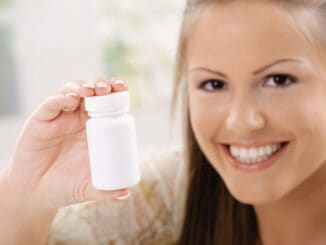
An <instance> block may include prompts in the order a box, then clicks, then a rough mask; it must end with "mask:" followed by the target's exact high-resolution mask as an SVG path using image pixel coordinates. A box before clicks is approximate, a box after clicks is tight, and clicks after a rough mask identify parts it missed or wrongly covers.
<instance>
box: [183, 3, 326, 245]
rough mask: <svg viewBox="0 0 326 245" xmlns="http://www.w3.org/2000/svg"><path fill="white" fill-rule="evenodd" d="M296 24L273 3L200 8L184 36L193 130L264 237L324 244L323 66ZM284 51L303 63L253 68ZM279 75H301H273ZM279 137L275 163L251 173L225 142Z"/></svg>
mask: <svg viewBox="0 0 326 245" xmlns="http://www.w3.org/2000/svg"><path fill="white" fill-rule="evenodd" d="M297 30H298V29H296V28H294V26H293V24H292V22H291V21H290V20H289V18H288V15H287V14H286V13H285V12H284V11H283V10H282V9H281V8H279V7H277V6H276V5H273V3H267V2H265V1H264V2H262V1H252V2H250V4H248V3H247V2H246V1H236V2H234V3H231V4H226V5H213V6H209V7H206V8H204V9H203V10H202V12H201V14H200V17H198V20H197V24H196V26H195V27H194V29H193V32H191V35H190V37H189V39H188V49H187V55H186V58H187V90H188V97H189V111H190V120H191V124H192V128H193V130H194V134H195V137H196V139H197V141H198V143H199V146H200V148H201V149H202V151H203V152H204V154H205V155H206V156H207V158H208V160H209V161H210V163H211V164H212V166H213V167H214V168H215V169H216V171H217V172H218V173H219V174H220V176H221V177H222V179H223V180H224V182H225V184H226V185H227V187H228V189H229V190H230V192H231V194H232V195H233V196H234V197H235V198H236V199H238V200H239V201H240V202H243V203H247V204H251V205H253V206H254V209H255V212H256V214H257V218H258V222H259V229H260V234H261V237H262V241H263V244H264V245H269V244H325V243H326V235H325V234H326V232H325V230H326V219H325V218H326V205H325V203H326V195H325V194H326V183H325V182H326V164H325V161H326V151H325V150H321V149H325V148H326V126H325V125H326V112H325V111H324V110H322V108H326V88H325V82H326V81H325V80H326V73H325V68H323V63H322V61H321V60H320V59H319V58H318V55H317V50H315V49H314V48H312V47H311V46H310V45H309V43H308V42H307V40H306V39H305V37H304V35H303V34H302V33H301V32H299V31H297ZM203 44H205V45H203ZM288 58H290V59H299V60H300V62H283V63H279V64H277V65H274V66H271V67H269V68H268V69H266V70H264V71H262V72H261V73H259V74H256V75H253V74H252V72H253V71H255V70H257V69H259V68H262V67H264V66H266V65H269V64H271V63H273V62H274V61H276V60H279V59H288ZM207 69H210V70H214V71H219V72H222V73H224V74H226V75H227V78H225V77H222V76H220V75H218V74H215V73H212V72H209V71H207ZM275 74H287V75H290V76H293V77H295V78H296V79H297V82H295V83H292V82H291V81H292V80H291V78H290V77H289V78H288V79H287V80H284V82H283V83H282V82H281V83H277V78H275V76H272V75H275ZM209 79H213V80H215V81H219V82H217V85H220V86H214V83H212V82H211V83H205V81H207V80H209ZM203 84H204V86H201V87H200V85H203ZM282 84H283V85H284V84H285V85H288V86H282ZM284 141H288V142H290V144H289V145H288V147H287V149H286V151H285V152H284V153H283V155H282V156H281V158H280V159H278V160H277V161H276V163H275V164H273V165H272V166H270V167H269V168H267V169H264V170H259V171H251V172H248V171H243V170H239V169H236V168H234V167H233V166H232V165H231V164H230V162H229V161H228V160H227V157H226V155H225V153H224V152H223V151H222V148H221V144H246V145H247V144H253V143H257V144H258V145H260V144H266V143H278V142H284Z"/></svg>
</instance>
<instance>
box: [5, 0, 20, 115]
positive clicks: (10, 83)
mask: <svg viewBox="0 0 326 245" xmlns="http://www.w3.org/2000/svg"><path fill="white" fill-rule="evenodd" d="M10 19H11V16H10V5H9V0H0V116H4V115H12V114H16V113H17V112H18V111H19V108H18V107H19V105H18V104H19V103H18V90H17V81H16V79H15V74H16V73H15V69H14V67H15V66H14V56H13V47H12V43H13V42H12V28H11V22H10Z"/></svg>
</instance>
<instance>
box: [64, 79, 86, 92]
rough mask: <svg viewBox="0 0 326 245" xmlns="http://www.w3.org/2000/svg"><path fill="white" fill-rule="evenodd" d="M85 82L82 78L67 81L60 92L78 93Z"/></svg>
mask: <svg viewBox="0 0 326 245" xmlns="http://www.w3.org/2000/svg"><path fill="white" fill-rule="evenodd" d="M84 83H85V81H82V80H74V81H70V82H67V83H65V84H64V85H63V86H62V88H61V91H60V93H62V94H66V93H69V92H73V93H77V94H78V90H79V89H80V87H81V85H82V84H84Z"/></svg>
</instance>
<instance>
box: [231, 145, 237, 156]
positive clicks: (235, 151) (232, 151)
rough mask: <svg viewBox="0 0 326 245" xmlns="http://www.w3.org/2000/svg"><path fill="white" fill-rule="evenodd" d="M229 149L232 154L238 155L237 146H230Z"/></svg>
mask: <svg viewBox="0 0 326 245" xmlns="http://www.w3.org/2000/svg"><path fill="white" fill-rule="evenodd" d="M230 151H231V154H232V155H233V156H238V153H239V151H238V148H237V147H234V146H231V147H230Z"/></svg>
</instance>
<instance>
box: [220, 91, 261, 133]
mask: <svg viewBox="0 0 326 245" xmlns="http://www.w3.org/2000/svg"><path fill="white" fill-rule="evenodd" d="M229 108H230V109H229V112H228V114H227V118H226V128H227V129H228V130H229V131H230V132H232V133H233V134H237V135H238V136H239V137H247V136H249V135H250V134H252V133H253V132H254V131H258V130H260V129H263V128H264V127H265V126H266V118H265V116H264V115H263V113H262V111H261V110H260V109H259V106H258V103H257V102H256V101H254V100H253V98H251V99H248V97H246V98H243V99H241V98H238V99H237V100H234V101H233V102H232V103H231V106H230V107H229Z"/></svg>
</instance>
